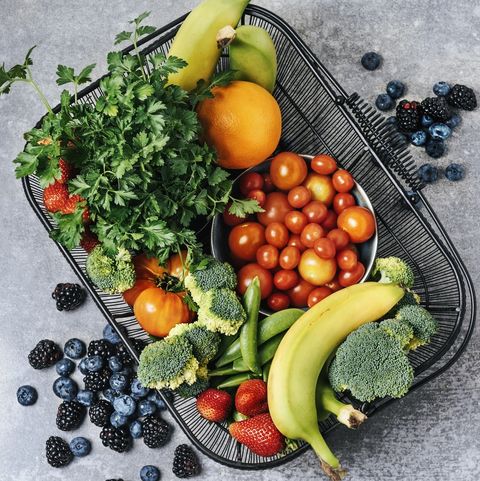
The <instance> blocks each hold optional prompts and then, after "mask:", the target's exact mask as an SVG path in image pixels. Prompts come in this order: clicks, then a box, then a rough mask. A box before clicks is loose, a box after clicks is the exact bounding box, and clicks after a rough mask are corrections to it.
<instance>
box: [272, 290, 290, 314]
mask: <svg viewBox="0 0 480 481" xmlns="http://www.w3.org/2000/svg"><path fill="white" fill-rule="evenodd" d="M267 305H268V307H269V308H270V309H271V310H272V311H283V309H287V307H288V306H289V305H290V298H289V297H288V295H287V294H284V293H283V292H274V293H273V294H271V295H270V296H269V297H268V299H267Z"/></svg>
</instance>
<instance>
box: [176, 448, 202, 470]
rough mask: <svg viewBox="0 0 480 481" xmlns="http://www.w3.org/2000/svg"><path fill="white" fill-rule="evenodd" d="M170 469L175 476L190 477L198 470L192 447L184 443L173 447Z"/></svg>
mask: <svg viewBox="0 0 480 481" xmlns="http://www.w3.org/2000/svg"><path fill="white" fill-rule="evenodd" d="M172 471H173V474H174V475H175V476H176V477H177V478H190V477H191V476H195V475H196V474H198V473H199V472H200V465H199V463H198V460H197V457H196V456H195V453H194V452H193V451H192V448H190V447H189V446H187V445H186V444H180V446H177V447H176V448H175V454H174V455H173V469H172Z"/></svg>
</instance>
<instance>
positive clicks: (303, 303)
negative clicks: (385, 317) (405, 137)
mask: <svg viewBox="0 0 480 481" xmlns="http://www.w3.org/2000/svg"><path fill="white" fill-rule="evenodd" d="M234 196H235V197H238V198H250V199H255V200H256V201H257V202H258V203H259V204H260V206H261V207H262V208H263V212H259V213H256V214H251V215H249V216H248V217H246V218H240V217H237V216H235V215H232V214H231V213H230V212H229V211H228V206H227V208H226V209H225V212H224V213H223V214H219V215H217V216H216V217H215V218H214V220H213V223H212V235H211V248H212V254H213V255H214V256H215V257H216V258H217V259H219V260H221V261H227V262H230V263H231V264H232V265H233V266H234V267H235V270H236V272H237V277H238V292H239V294H243V293H244V292H245V290H246V288H247V286H248V285H249V284H250V282H251V281H252V279H254V278H255V277H258V278H259V280H260V286H261V292H262V307H261V312H262V313H263V314H266V315H268V314H271V313H272V312H274V311H279V310H282V309H286V308H287V307H300V308H305V309H306V308H309V307H312V306H313V305H314V304H316V303H317V302H319V301H321V300H322V299H324V298H325V297H328V296H329V295H330V294H332V293H333V292H335V291H337V290H339V289H343V288H344V287H347V286H350V285H353V284H357V283H360V282H364V281H365V280H366V279H368V276H369V274H370V271H371V269H372V266H373V262H374V260H375V256H376V252H377V244H378V235H377V223H376V219H375V215H374V212H373V208H372V204H371V202H370V200H369V199H368V196H367V195H366V193H365V191H364V190H363V189H362V187H361V186H360V185H359V184H358V183H357V182H356V181H355V179H354V178H353V176H352V175H351V174H350V172H348V171H347V170H345V169H342V168H340V167H339V166H338V165H337V162H336V161H335V159H334V158H333V157H331V156H329V155H326V154H321V155H317V156H311V155H298V154H295V153H293V152H281V153H279V154H277V155H276V156H275V157H273V158H271V159H268V160H266V161H265V162H263V163H261V164H259V165H256V166H255V167H252V168H250V169H248V170H246V171H244V172H243V173H242V174H241V175H240V176H239V177H238V178H237V179H236V180H235V182H234Z"/></svg>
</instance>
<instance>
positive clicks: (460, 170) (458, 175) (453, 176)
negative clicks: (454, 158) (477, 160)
mask: <svg viewBox="0 0 480 481" xmlns="http://www.w3.org/2000/svg"><path fill="white" fill-rule="evenodd" d="M445 177H446V178H447V179H448V180H451V181H452V182H456V181H457V180H462V179H463V178H464V177H465V168H464V167H463V165H460V164H455V163H452V164H450V165H449V166H448V167H447V168H446V169H445Z"/></svg>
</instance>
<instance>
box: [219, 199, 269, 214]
mask: <svg viewBox="0 0 480 481" xmlns="http://www.w3.org/2000/svg"><path fill="white" fill-rule="evenodd" d="M228 212H230V214H232V215H236V216H237V217H242V218H243V217H246V216H247V215H249V214H255V213H256V212H265V211H264V209H262V208H261V207H260V205H259V204H258V202H257V201H256V200H255V199H234V198H232V203H231V205H230V207H229V209H228Z"/></svg>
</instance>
